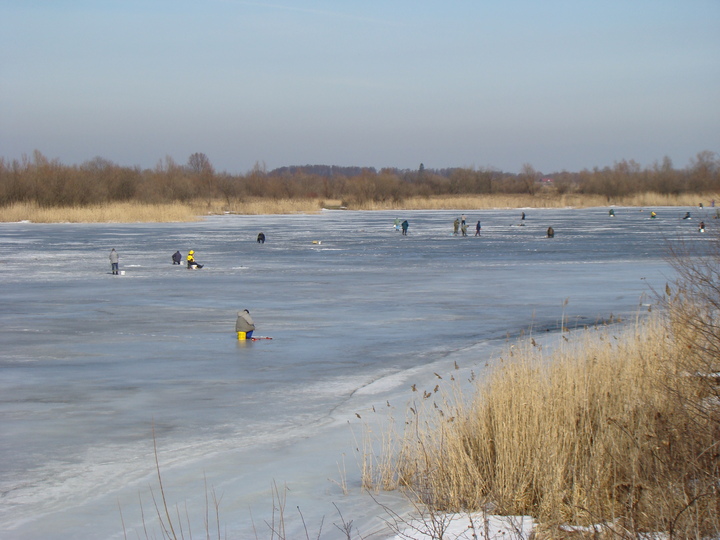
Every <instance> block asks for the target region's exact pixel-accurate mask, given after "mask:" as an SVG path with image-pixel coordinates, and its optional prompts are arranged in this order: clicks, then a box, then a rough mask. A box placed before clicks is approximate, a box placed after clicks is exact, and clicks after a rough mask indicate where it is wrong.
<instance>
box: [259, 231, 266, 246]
mask: <svg viewBox="0 0 720 540" xmlns="http://www.w3.org/2000/svg"><path fill="white" fill-rule="evenodd" d="M257 243H258V244H264V243H265V233H262V232H261V233H259V234H258V237H257Z"/></svg>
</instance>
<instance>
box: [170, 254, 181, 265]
mask: <svg viewBox="0 0 720 540" xmlns="http://www.w3.org/2000/svg"><path fill="white" fill-rule="evenodd" d="M181 261H182V253H180V252H179V251H176V252H175V253H173V254H172V262H173V264H180V262H181Z"/></svg>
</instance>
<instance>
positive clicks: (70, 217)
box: [0, 203, 197, 223]
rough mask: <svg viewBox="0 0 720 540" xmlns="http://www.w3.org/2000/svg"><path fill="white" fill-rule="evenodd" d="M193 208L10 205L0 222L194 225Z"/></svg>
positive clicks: (0, 210)
mask: <svg viewBox="0 0 720 540" xmlns="http://www.w3.org/2000/svg"><path fill="white" fill-rule="evenodd" d="M196 220H197V214H196V212H195V211H194V209H193V207H192V206H191V205H188V204H184V203H166V204H139V203H110V204H98V205H91V206H72V207H47V208H46V207H41V206H38V205H37V204H35V203H14V204H11V205H9V206H6V207H3V208H0V221H6V222H14V221H32V222H33V223H135V222H146V223H163V222H165V223H166V222H178V221H196Z"/></svg>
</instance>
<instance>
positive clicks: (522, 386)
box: [386, 250, 720, 538]
mask: <svg viewBox="0 0 720 540" xmlns="http://www.w3.org/2000/svg"><path fill="white" fill-rule="evenodd" d="M718 254H720V250H718V251H717V252H716V255H714V256H712V257H711V258H709V259H706V260H705V262H702V263H699V262H692V259H690V260H685V259H683V260H679V259H676V264H677V265H679V266H681V267H683V268H685V269H686V272H685V274H684V275H683V274H682V273H681V274H680V275H681V277H680V279H679V280H678V282H677V283H674V284H673V286H672V287H669V288H668V290H667V292H666V294H665V297H664V300H663V303H664V304H665V307H666V309H665V311H664V312H663V313H662V314H657V315H654V316H652V317H651V318H648V319H646V320H645V321H644V322H642V323H638V325H637V327H635V328H630V329H625V330H623V331H619V332H612V331H610V330H609V329H608V328H604V329H590V330H585V331H581V332H579V333H578V334H576V335H575V336H574V337H573V338H572V339H571V340H570V341H569V342H568V343H567V344H566V343H563V345H562V346H559V347H558V348H556V349H555V350H552V351H543V350H542V349H541V347H539V346H536V344H535V342H534V341H533V340H530V341H529V342H528V343H525V344H523V345H520V346H515V347H512V348H511V349H509V350H508V352H507V354H506V355H504V357H503V358H502V359H501V363H500V365H499V367H498V368H497V369H495V370H494V371H493V372H492V374H491V375H490V376H489V377H487V378H485V379H484V380H482V381H481V382H480V383H479V384H478V385H477V388H476V394H475V395H474V396H473V397H472V399H470V400H468V399H466V398H465V399H463V397H462V396H455V397H453V398H452V399H445V400H443V401H442V403H441V404H440V405H438V403H437V401H438V400H437V399H433V400H429V401H433V407H426V408H425V409H424V410H423V411H416V410H415V409H414V408H413V409H411V411H410V413H409V414H408V423H407V425H406V427H407V429H406V432H405V434H404V435H403V436H402V438H401V440H399V441H398V442H397V446H398V450H396V454H395V460H394V462H393V464H392V473H393V474H394V478H395V483H394V485H393V487H405V488H407V489H409V490H410V491H411V492H413V493H414V494H416V495H417V497H418V498H419V499H420V500H421V501H422V502H423V503H424V504H426V505H428V506H429V507H431V508H434V509H436V510H437V509H439V510H443V511H451V512H461V511H472V510H479V509H482V508H485V507H486V505H487V504H488V503H492V505H493V508H494V509H495V510H496V511H499V512H501V513H506V514H524V515H531V516H533V517H534V518H536V519H537V520H538V521H539V522H540V523H542V524H543V527H544V530H545V533H544V534H545V536H543V537H544V538H570V537H582V536H578V535H577V534H580V533H579V532H578V533H577V534H576V535H575V536H572V535H570V533H567V534H565V533H563V534H564V536H563V535H561V534H560V533H559V531H560V529H558V527H560V526H561V525H573V526H592V527H591V528H590V529H588V530H589V531H592V534H593V535H595V536H593V537H600V536H597V534H599V532H598V531H604V533H603V534H606V535H609V536H608V537H610V536H613V537H616V538H617V537H627V538H629V537H637V535H639V534H640V533H641V532H643V531H663V532H665V533H667V534H669V536H670V537H671V538H688V537H690V536H692V537H707V536H708V535H715V536H717V534H718V532H720V493H719V492H718V487H719V485H720V484H719V481H720V386H718V383H719V382H720V376H719V375H718V373H720V354H719V353H720V331H718V329H717V326H716V325H715V322H714V321H716V320H717V317H718V315H719V314H720V255H718ZM688 268H690V270H688ZM700 279H702V281H698V280H700ZM427 394H428V392H427V391H425V395H427ZM386 482H387V481H386ZM563 530H565V529H563ZM548 531H550V532H548ZM552 531H555V532H552ZM576 532H577V529H576ZM586 532H587V530H586ZM583 534H585V533H583ZM588 537H589V536H588Z"/></svg>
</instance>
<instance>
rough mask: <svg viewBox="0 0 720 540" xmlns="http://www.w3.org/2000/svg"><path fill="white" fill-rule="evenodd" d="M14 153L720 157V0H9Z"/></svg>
mask: <svg viewBox="0 0 720 540" xmlns="http://www.w3.org/2000/svg"><path fill="white" fill-rule="evenodd" d="M0 21H2V23H1V24H2V32H0V157H5V158H9V159H14V158H20V157H22V155H23V154H31V153H32V152H33V150H35V149H37V150H40V151H41V152H42V153H43V154H45V155H46V156H47V157H48V158H58V159H60V161H61V162H63V163H65V164H80V163H82V162H83V161H86V160H89V159H92V158H94V157H95V156H101V157H103V158H106V159H109V160H111V161H114V162H115V163H118V164H120V165H129V166H133V165H139V166H141V167H143V168H144V167H154V166H155V165H156V164H157V163H158V162H159V161H160V160H163V159H164V158H165V157H166V156H170V157H172V158H173V159H174V160H175V161H177V162H178V163H181V164H184V163H185V162H186V161H187V158H188V156H189V155H190V154H192V153H194V152H204V153H205V154H207V156H208V157H209V159H210V161H211V162H212V163H213V165H214V166H215V168H216V169H217V170H218V171H228V172H231V173H244V172H247V171H248V170H250V169H251V168H252V167H253V165H254V164H255V163H256V162H260V163H264V164H265V165H266V166H267V168H268V169H272V168H275V167H280V166H283V165H303V164H326V165H345V166H351V165H358V166H373V167H377V168H378V169H379V168H381V167H400V168H412V169H415V168H417V167H418V166H419V164H420V163H423V164H424V165H425V167H428V168H442V167H477V168H494V169H500V170H503V171H508V172H519V171H520V169H521V168H522V166H523V164H525V163H529V164H530V165H532V166H533V167H535V168H536V169H538V170H540V171H542V172H545V173H550V172H554V171H559V170H569V171H577V170H580V169H583V168H590V169H591V168H593V167H596V166H597V167H604V166H606V165H609V166H612V165H613V164H614V163H615V162H616V161H620V160H622V159H634V160H636V161H637V162H639V163H640V164H641V165H643V166H650V165H652V164H653V163H654V162H655V161H661V160H662V158H663V157H664V156H666V155H667V156H669V157H670V158H671V159H672V160H673V163H674V165H675V166H676V167H679V168H682V167H685V166H687V165H688V164H689V162H690V160H691V159H692V158H693V157H694V156H695V155H696V154H697V153H698V152H700V151H703V150H710V151H713V152H716V153H719V154H720V0H676V1H668V0H597V1H596V0H592V1H591V0H565V1H561V0H535V1H530V0H495V1H483V0H458V1H453V0H445V1H425V0H415V1H410V0H399V1H394V0H382V1H381V0H363V1H360V0H335V1H330V0H298V1H289V0H275V1H271V2H264V1H261V0H258V1H242V0H196V1H186V0H143V1H136V0H87V1H80V0H47V1H42V0H0Z"/></svg>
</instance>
